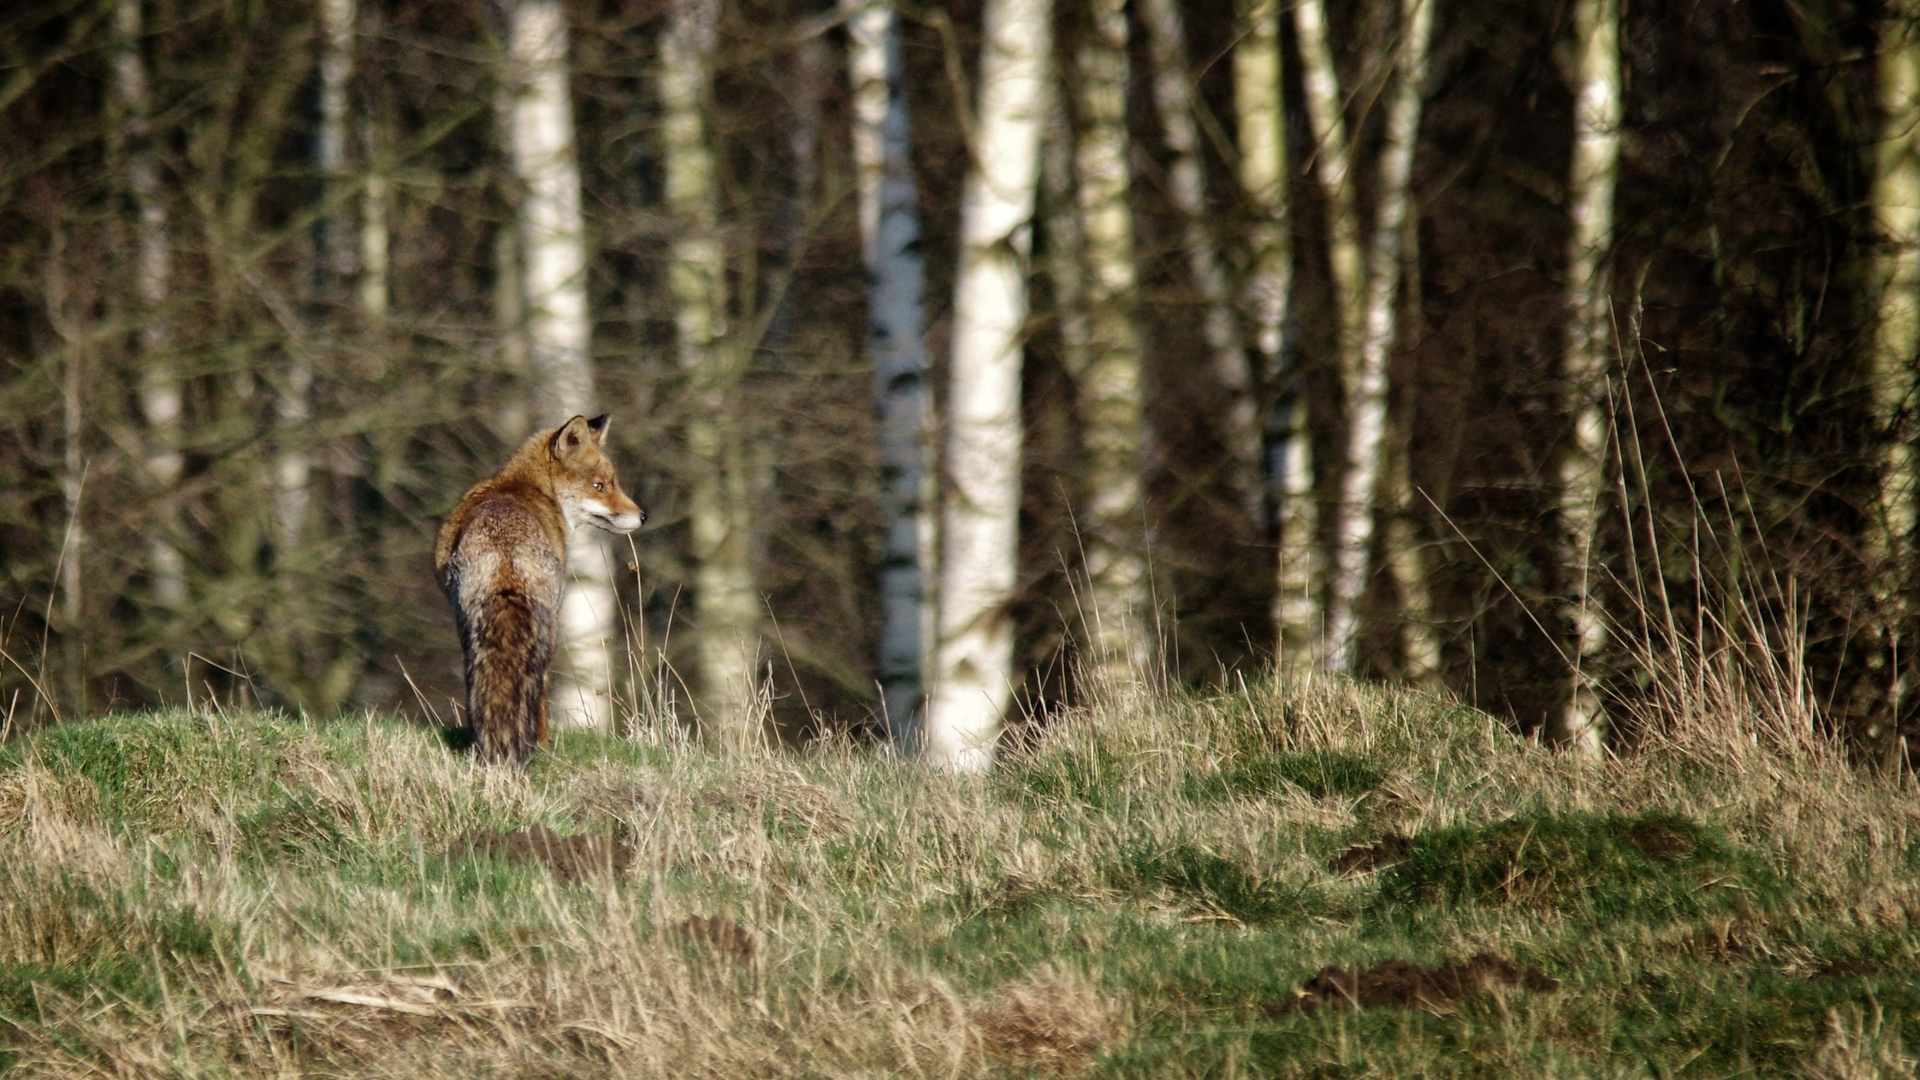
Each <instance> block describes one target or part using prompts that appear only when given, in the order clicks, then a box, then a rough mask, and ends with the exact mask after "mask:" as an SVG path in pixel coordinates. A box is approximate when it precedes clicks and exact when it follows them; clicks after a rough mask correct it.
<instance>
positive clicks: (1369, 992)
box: [1268, 953, 1560, 1013]
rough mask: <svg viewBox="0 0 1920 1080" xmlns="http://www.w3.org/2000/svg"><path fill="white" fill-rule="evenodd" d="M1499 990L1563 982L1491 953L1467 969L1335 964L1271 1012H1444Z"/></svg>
mask: <svg viewBox="0 0 1920 1080" xmlns="http://www.w3.org/2000/svg"><path fill="white" fill-rule="evenodd" d="M1497 986H1517V987H1521V988H1522V989H1526V990H1542V991H1545V990H1558V989H1559V988H1560V980H1558V979H1555V978H1553V977H1552V976H1550V975H1548V974H1547V973H1546V972H1544V971H1541V970H1540V969H1539V968H1522V967H1520V966H1519V965H1518V964H1515V963H1514V962H1513V961H1511V960H1508V959H1506V958H1504V957H1500V956H1495V955H1493V954H1492V953H1481V954H1479V955H1478V956H1475V957H1473V958H1472V959H1470V960H1468V961H1466V962H1465V963H1458V962H1454V961H1448V962H1447V963H1444V964H1441V965H1440V966H1439V967H1423V966H1421V965H1419V964H1414V963H1410V962H1408V961H1406V960H1387V961H1383V962H1381V963H1378V964H1375V965H1374V966H1372V967H1370V968H1367V969H1366V970H1365V971H1348V970H1347V969H1346V968H1343V967H1340V966H1339V965H1337V964H1329V965H1327V966H1326V967H1323V968H1321V969H1320V973H1319V974H1317V975H1315V976H1314V977H1313V978H1311V979H1308V980H1307V982H1306V984H1305V985H1304V986H1302V987H1301V988H1300V996H1299V997H1297V998H1294V999H1293V1000H1292V1001H1289V1002H1284V1003H1281V1004H1279V1005H1277V1006H1275V1007H1272V1008H1270V1009H1269V1010H1268V1011H1269V1012H1272V1013H1283V1012H1291V1011H1293V1010H1296V1009H1299V1010H1306V1011H1311V1010H1314V1009H1318V1008H1320V1007H1321V1006H1323V1005H1330V1006H1336V1007H1337V1006H1346V1007H1348V1008H1355V1009H1371V1008H1374V1007H1376V1006H1380V1005H1398V1006H1402V1007H1409V1006H1417V1007H1419V1008H1424V1009H1444V1008H1446V1007H1447V1006H1449V1005H1452V1004H1453V1003H1455V1002H1460V1001H1466V1000H1468V999H1469V998H1474V997H1478V996H1480V995H1481V994H1484V993H1486V992H1488V991H1489V990H1492V989H1493V988H1495V987H1497Z"/></svg>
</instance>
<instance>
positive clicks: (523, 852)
mask: <svg viewBox="0 0 1920 1080" xmlns="http://www.w3.org/2000/svg"><path fill="white" fill-rule="evenodd" d="M448 854H449V855H451V856H452V857H453V858H456V859H458V858H468V857H472V856H488V857H491V858H495V859H505V860H506V861H508V862H510V863H516V864H519V865H522V866H544V867H546V869H547V872H548V873H550V874H552V875H553V878H554V880H555V881H558V882H561V883H562V884H573V883H574V882H578V881H581V880H584V879H586V878H588V877H593V876H596V875H605V876H614V875H617V874H619V873H620V872H621V871H622V870H625V869H626V868H627V866H628V865H629V864H630V863H632V862H633V848H632V846H631V845H628V844H626V843H623V842H621V841H618V840H614V839H612V838H610V837H605V836H593V835H590V834H581V835H578V836H561V835H560V834H558V833H556V832H554V831H553V830H552V829H549V828H547V827H546V826H545V825H535V826H534V827H533V828H531V829H520V830H518V831H516V832H509V833H498V832H477V833H467V834H465V835H463V836H460V837H458V838H456V839H455V840H454V842H453V846H452V848H451V849H450V851H449V852H448Z"/></svg>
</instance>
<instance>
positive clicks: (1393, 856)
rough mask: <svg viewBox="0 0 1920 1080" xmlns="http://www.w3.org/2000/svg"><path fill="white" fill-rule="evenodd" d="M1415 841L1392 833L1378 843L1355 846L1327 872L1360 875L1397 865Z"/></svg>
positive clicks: (1328, 865) (1343, 853)
mask: <svg viewBox="0 0 1920 1080" xmlns="http://www.w3.org/2000/svg"><path fill="white" fill-rule="evenodd" d="M1412 845H1413V841H1412V840H1410V839H1408V838H1407V837H1404V836H1401V835H1400V834H1399V833H1394V832H1390V833H1388V834H1387V835H1385V836H1383V837H1381V838H1380V840H1379V842H1378V843H1373V844H1355V845H1353V846H1352V847H1350V848H1348V849H1347V850H1346V851H1344V852H1342V853H1341V854H1340V855H1339V856H1337V857H1336V858H1335V859H1334V860H1333V861H1332V862H1330V863H1328V864H1327V870H1328V871H1329V872H1331V873H1335V874H1360V873H1365V872H1367V871H1369V870H1378V869H1380V868H1381V867H1383V866H1386V865H1387V864H1388V863H1397V862H1399V861H1400V860H1401V859H1404V858H1406V857H1407V850H1408V849H1409V848H1410V847H1411V846H1412Z"/></svg>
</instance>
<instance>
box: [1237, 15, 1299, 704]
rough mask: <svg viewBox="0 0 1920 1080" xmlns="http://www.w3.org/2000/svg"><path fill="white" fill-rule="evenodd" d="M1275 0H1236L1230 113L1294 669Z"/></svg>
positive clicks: (1287, 280)
mask: <svg viewBox="0 0 1920 1080" xmlns="http://www.w3.org/2000/svg"><path fill="white" fill-rule="evenodd" d="M1279 12H1280V8H1279V4H1278V3H1277V0H1241V2H1240V20H1241V24H1242V25H1241V38H1240V40H1239V42H1237V43H1236V44H1235V45H1234V47H1233V105H1234V113H1235V115H1236V118H1237V120H1238V122H1239V132H1238V134H1239V140H1240V146H1239V149H1240V187H1241V190H1242V191H1244V192H1245V193H1246V196H1247V200H1248V202H1249V203H1250V204H1251V206H1252V207H1253V211H1254V221H1253V228H1252V230H1251V233H1250V235H1249V237H1248V241H1249V245H1248V246H1249V247H1250V249H1251V256H1252V265H1251V267H1250V268H1249V269H1250V272H1249V273H1248V275H1247V280H1246V286H1245V288H1244V290H1243V293H1242V300H1241V304H1242V306H1243V307H1244V308H1245V309H1246V310H1247V312H1248V313H1249V316H1250V317H1251V318H1252V320H1253V327H1254V344H1255V347H1256V348H1257V349H1258V352H1259V356H1260V364H1261V366H1262V368H1263V378H1264V380H1265V381H1266V382H1267V383H1269V384H1270V385H1272V386H1273V387H1275V388H1276V389H1277V390H1278V391H1279V399H1278V401H1276V402H1275V404H1274V406H1273V410H1274V415H1273V424H1272V427H1271V429H1270V430H1269V431H1268V433H1267V438H1268V446H1267V450H1266V459H1267V461H1268V462H1269V463H1270V466H1271V475H1270V476H1269V477H1268V478H1267V479H1266V483H1267V484H1268V485H1269V487H1270V488H1271V489H1272V490H1273V495H1274V503H1275V505H1274V508H1273V509H1274V514H1273V518H1274V522H1275V525H1276V529H1275V533H1276V535H1275V537H1274V541H1275V547H1276V549H1277V554H1278V563H1277V565H1276V568H1275V569H1276V571H1277V574H1276V581H1275V586H1276V588H1275V590H1274V604H1273V624H1274V632H1275V635H1276V642H1277V651H1278V658H1277V659H1278V663H1279V665H1280V670H1281V671H1282V672H1284V673H1286V674H1288V675H1290V676H1295V677H1297V676H1299V675H1301V674H1303V673H1304V672H1305V671H1306V670H1307V669H1308V668H1309V667H1310V666H1311V665H1312V663H1313V658H1314V651H1315V650H1314V644H1313V642H1314V638H1315V636H1316V635H1315V633H1314V631H1315V629H1316V622H1317V620H1316V618H1315V609H1314V602H1313V601H1314V597H1315V596H1316V595H1318V592H1319V589H1318V586H1317V583H1316V580H1315V578H1316V574H1315V569H1316V567H1315V556H1314V550H1313V547H1314V539H1315V537H1316V536H1317V535H1318V533H1319V507H1318V506H1317V505H1316V504H1315V502H1314V498H1313V457H1312V454H1313V440H1312V438H1311V433H1310V432H1309V431H1308V428H1307V411H1306V398H1305V388H1304V387H1303V386H1302V385H1301V379H1300V373H1299V372H1298V371H1297V370H1294V368H1293V361H1292V358H1291V357H1289V356H1287V355H1286V324H1287V317H1288V314H1289V305H1290V303H1291V301H1292V296H1293V233H1292V223H1291V221H1290V220H1289V214H1290V207H1289V205H1288V199H1287V138H1286V134H1287V129H1286V107H1285V104H1284V102H1283V101H1282V99H1281V93H1280V86H1281V83H1280V63H1281V61H1280V16H1279Z"/></svg>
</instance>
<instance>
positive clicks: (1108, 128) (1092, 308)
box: [1055, 0, 1152, 693]
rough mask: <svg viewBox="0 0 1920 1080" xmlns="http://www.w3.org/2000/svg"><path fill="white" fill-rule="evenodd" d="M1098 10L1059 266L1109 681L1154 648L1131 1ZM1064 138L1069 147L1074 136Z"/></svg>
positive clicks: (1095, 602)
mask: <svg viewBox="0 0 1920 1080" xmlns="http://www.w3.org/2000/svg"><path fill="white" fill-rule="evenodd" d="M1089 14H1090V20H1089V26H1088V32H1087V34H1086V35H1085V37H1084V38H1083V39H1082V41H1081V43H1080V47H1079V49H1078V50H1077V56H1076V64H1077V67H1078V68H1079V71H1078V75H1079V78H1078V79H1077V80H1076V90H1077V99H1076V101H1075V102H1074V103H1073V104H1074V106H1075V108H1074V110H1073V111H1074V112H1075V113H1077V114H1078V121H1079V122H1078V124H1077V125H1074V124H1072V123H1067V124H1065V125H1063V126H1064V127H1065V128H1066V129H1067V130H1066V131H1063V132H1062V135H1063V137H1064V138H1065V139H1070V140H1071V142H1070V144H1069V145H1070V147H1071V149H1070V154H1071V166H1070V167H1069V168H1068V169H1066V170H1064V171H1065V172H1067V174H1068V184H1067V185H1066V188H1065V192H1064V193H1065V194H1066V196H1067V198H1065V199H1063V200H1061V201H1062V204H1063V205H1062V207H1061V210H1062V211H1063V213H1064V215H1065V217H1066V219H1067V221H1068V222H1069V223H1070V224H1069V225H1068V226H1066V227H1064V228H1063V229H1062V231H1063V232H1065V233H1067V234H1068V235H1069V237H1070V239H1071V245H1070V246H1071V248H1072V250H1071V251H1062V252H1061V253H1060V254H1061V255H1064V256H1066V257H1068V258H1069V259H1071V260H1073V261H1074V263H1075V266H1073V267H1070V268H1067V269H1064V270H1063V271H1061V272H1060V273H1058V274H1056V275H1055V276H1056V277H1059V278H1065V277H1068V276H1069V275H1070V274H1071V273H1072V272H1073V271H1074V270H1078V271H1079V283H1078V284H1079V287H1078V293H1079V295H1078V297H1077V304H1076V307H1077V311H1074V312H1070V313H1069V315H1070V317H1071V318H1072V319H1073V320H1074V322H1073V323H1070V324H1069V325H1070V327H1074V332H1072V333H1070V334H1069V335H1068V338H1069V341H1068V346H1069V349H1068V358H1069V366H1070V368H1071V369H1072V374H1073V377H1074V380H1075V382H1076V383H1077V384H1078V386H1079V396H1080V412H1081V424H1082V433H1081V438H1082V444H1083V445H1084V447H1085V449H1086V478H1087V505H1086V511H1085V513H1084V515H1082V517H1081V520H1080V526H1081V529H1082V533H1083V536H1082V543H1083V546H1084V549H1085V552H1086V566H1087V583H1088V596H1087V608H1088V610H1087V611H1086V612H1085V616H1084V621H1085V622H1086V623H1087V630H1088V631H1089V637H1090V641H1089V645H1090V647H1091V651H1092V658H1093V667H1092V670H1091V671H1090V672H1089V674H1092V675H1093V676H1094V677H1095V678H1096V679H1097V680H1098V682H1099V684H1100V688H1101V690H1102V691H1103V692H1109V693H1111V692H1115V691H1118V690H1121V689H1124V688H1127V687H1130V686H1134V685H1136V684H1138V683H1139V681H1140V680H1141V679H1143V678H1145V677H1147V676H1148V675H1150V671H1149V664H1150V663H1151V660H1152V641H1151V637H1150V625H1151V624H1150V615H1151V612H1150V611H1149V610H1148V598H1147V566H1146V556H1145V548H1146V529H1145V522H1144V507H1143V506H1142V505H1141V489H1140V441H1141V434H1142V429H1143V426H1144V424H1145V419H1144V413H1145V408H1144V403H1143V391H1142V387H1141V373H1140V333H1139V329H1138V327H1137V325H1136V322H1135V317H1134V308H1133V302H1134V293H1135V287H1136V283H1135V276H1134V259H1135V256H1134V250H1133V237H1134V229H1133V206H1132V203H1131V196H1132V189H1133V183H1132V166H1131V161H1130V153H1131V146H1132V144H1131V140H1130V138H1129V136H1128V133H1127V81H1128V77H1129V71H1128V68H1129V64H1128V62H1127V10H1126V4H1125V2H1124V0H1094V2H1093V3H1092V5H1091V10H1090V12H1089ZM1062 117H1063V119H1065V113H1064V111H1063V113H1062ZM1076 129H1077V130H1076ZM1061 149H1062V156H1063V157H1064V156H1066V154H1067V153H1068V152H1069V151H1068V147H1067V146H1063V147H1062V148H1061ZM1076 323H1077V327H1076V326H1075V324H1076Z"/></svg>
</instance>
